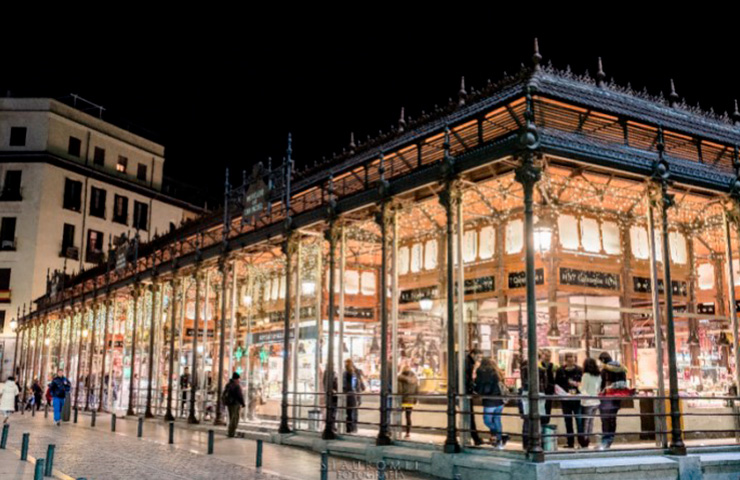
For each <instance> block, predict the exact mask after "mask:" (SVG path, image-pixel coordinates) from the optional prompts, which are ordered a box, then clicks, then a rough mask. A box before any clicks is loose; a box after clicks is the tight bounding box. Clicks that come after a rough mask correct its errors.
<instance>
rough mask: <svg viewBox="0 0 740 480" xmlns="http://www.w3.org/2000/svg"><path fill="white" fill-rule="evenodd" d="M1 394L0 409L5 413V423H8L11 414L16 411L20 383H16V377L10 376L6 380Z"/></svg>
mask: <svg viewBox="0 0 740 480" xmlns="http://www.w3.org/2000/svg"><path fill="white" fill-rule="evenodd" d="M0 395H1V396H0V411H1V412H2V413H3V423H8V419H10V414H12V413H13V412H15V404H16V401H15V397H16V396H17V395H18V385H16V383H15V378H14V377H8V378H7V379H6V380H5V384H4V385H3V389H2V391H0Z"/></svg>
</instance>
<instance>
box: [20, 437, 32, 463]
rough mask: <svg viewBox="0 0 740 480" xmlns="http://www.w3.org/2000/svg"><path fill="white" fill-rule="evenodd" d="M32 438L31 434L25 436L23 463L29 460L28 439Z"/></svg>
mask: <svg viewBox="0 0 740 480" xmlns="http://www.w3.org/2000/svg"><path fill="white" fill-rule="evenodd" d="M30 436H31V434H30V433H28V432H26V433H24V434H23V441H22V442H21V461H22V462H25V461H27V460H28V439H29V437H30Z"/></svg>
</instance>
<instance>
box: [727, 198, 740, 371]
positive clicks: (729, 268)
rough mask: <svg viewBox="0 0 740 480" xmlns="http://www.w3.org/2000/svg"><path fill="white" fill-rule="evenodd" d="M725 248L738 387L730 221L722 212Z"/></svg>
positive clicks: (739, 359) (739, 361)
mask: <svg viewBox="0 0 740 480" xmlns="http://www.w3.org/2000/svg"><path fill="white" fill-rule="evenodd" d="M723 213H724V215H723V216H724V226H725V246H726V251H727V262H726V267H727V283H728V285H727V295H728V298H729V303H730V319H731V321H732V349H733V351H734V353H735V385H740V349H738V330H739V329H738V318H737V306H736V299H735V272H734V271H733V266H732V235H731V233H730V232H731V229H730V220H729V218H728V216H727V212H726V211H724V212H723Z"/></svg>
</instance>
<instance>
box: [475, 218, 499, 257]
mask: <svg viewBox="0 0 740 480" xmlns="http://www.w3.org/2000/svg"><path fill="white" fill-rule="evenodd" d="M495 245H496V230H495V229H494V228H493V226H492V225H488V226H486V227H483V228H481V230H480V249H479V250H478V256H479V257H480V259H481V260H487V259H489V258H492V257H493V252H494V250H495Z"/></svg>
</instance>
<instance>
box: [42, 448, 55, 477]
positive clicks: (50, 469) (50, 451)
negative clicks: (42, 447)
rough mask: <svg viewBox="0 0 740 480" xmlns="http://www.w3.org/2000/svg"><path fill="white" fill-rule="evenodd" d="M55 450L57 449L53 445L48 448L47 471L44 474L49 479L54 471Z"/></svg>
mask: <svg viewBox="0 0 740 480" xmlns="http://www.w3.org/2000/svg"><path fill="white" fill-rule="evenodd" d="M55 449H56V446H55V445H54V444H51V443H50V444H49V446H48V447H47V448H46V471H45V472H44V475H45V476H47V477H51V475H52V472H53V470H54V450H55Z"/></svg>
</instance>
